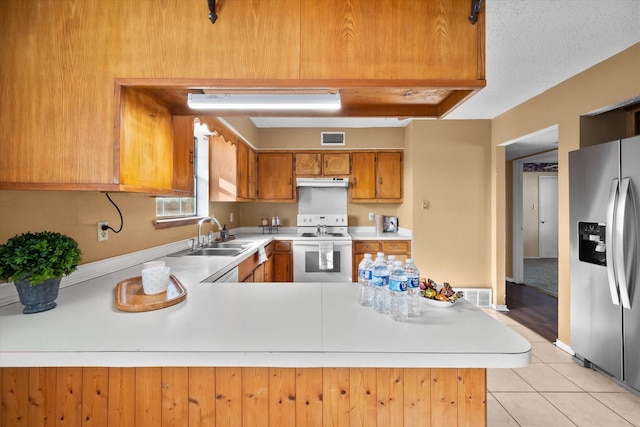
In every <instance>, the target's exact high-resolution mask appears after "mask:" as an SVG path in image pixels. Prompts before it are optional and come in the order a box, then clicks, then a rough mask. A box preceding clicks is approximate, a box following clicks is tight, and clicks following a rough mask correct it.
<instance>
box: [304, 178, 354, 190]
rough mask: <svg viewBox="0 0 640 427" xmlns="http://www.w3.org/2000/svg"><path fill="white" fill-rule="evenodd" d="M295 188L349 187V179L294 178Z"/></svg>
mask: <svg viewBox="0 0 640 427" xmlns="http://www.w3.org/2000/svg"><path fill="white" fill-rule="evenodd" d="M296 186H297V187H321V188H327V187H342V188H347V187H348V186H349V178H296Z"/></svg>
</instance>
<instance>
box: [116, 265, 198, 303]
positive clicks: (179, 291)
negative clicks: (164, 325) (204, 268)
mask: <svg viewBox="0 0 640 427" xmlns="http://www.w3.org/2000/svg"><path fill="white" fill-rule="evenodd" d="M114 297H115V304H116V308H117V309H118V310H121V311H133V312H139V311H151V310H159V309H161V308H165V307H170V306H172V305H176V304H178V303H179V302H182V301H184V299H185V298H186V297H187V290H186V289H185V288H184V286H182V283H180V281H179V280H178V278H177V277H176V276H174V275H173V274H171V275H170V276H169V285H168V286H167V291H166V292H162V293H159V294H155V295H146V294H145V293H144V292H143V290H142V276H138V277H131V278H129V279H126V280H123V281H121V282H118V285H117V286H116V288H115V291H114Z"/></svg>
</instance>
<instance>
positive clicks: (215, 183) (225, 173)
mask: <svg viewBox="0 0 640 427" xmlns="http://www.w3.org/2000/svg"><path fill="white" fill-rule="evenodd" d="M237 159H238V140H237V138H234V137H229V136H226V135H225V134H224V133H220V134H219V135H211V136H210V137H209V200H210V201H212V202H235V201H236V198H237V194H238V193H237Z"/></svg>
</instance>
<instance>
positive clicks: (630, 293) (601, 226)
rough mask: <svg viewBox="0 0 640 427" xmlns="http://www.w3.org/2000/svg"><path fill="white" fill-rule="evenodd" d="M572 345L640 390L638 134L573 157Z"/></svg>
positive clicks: (585, 361)
mask: <svg viewBox="0 0 640 427" xmlns="http://www.w3.org/2000/svg"><path fill="white" fill-rule="evenodd" d="M569 212H570V213H569V216H570V219H571V223H570V227H571V239H570V243H571V347H572V349H573V351H575V353H576V359H577V360H578V361H579V362H581V363H583V364H584V365H585V366H592V365H595V366H594V367H597V368H598V369H600V370H602V371H605V372H607V373H609V374H610V375H612V376H613V377H615V378H616V379H618V380H619V381H621V382H623V383H625V384H626V385H628V386H629V387H632V388H633V389H635V390H638V391H640V277H639V276H640V250H639V249H640V243H639V239H638V237H639V236H638V234H639V233H640V136H636V137H633V138H628V139H622V140H618V141H612V142H609V143H605V144H599V145H594V146H591V147H587V148H583V149H580V150H577V151H572V152H570V153H569Z"/></svg>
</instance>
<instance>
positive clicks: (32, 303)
mask: <svg viewBox="0 0 640 427" xmlns="http://www.w3.org/2000/svg"><path fill="white" fill-rule="evenodd" d="M14 284H15V285H16V289H17V290H18V296H19V297H20V302H21V303H22V305H24V310H22V312H23V313H24V314H30V313H39V312H41V311H47V310H51V309H52V308H54V307H55V306H56V303H55V302H54V301H55V299H56V298H58V289H60V279H57V278H55V277H54V278H52V279H47V280H45V281H44V283H39V284H37V285H35V286H31V283H30V282H29V281H27V280H20V281H18V282H14Z"/></svg>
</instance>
